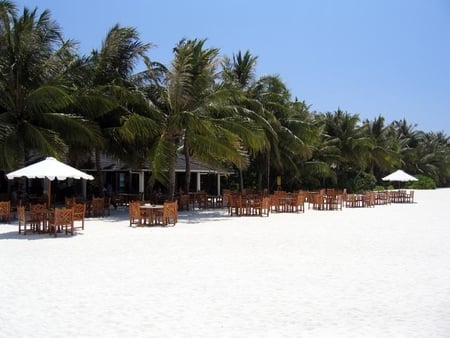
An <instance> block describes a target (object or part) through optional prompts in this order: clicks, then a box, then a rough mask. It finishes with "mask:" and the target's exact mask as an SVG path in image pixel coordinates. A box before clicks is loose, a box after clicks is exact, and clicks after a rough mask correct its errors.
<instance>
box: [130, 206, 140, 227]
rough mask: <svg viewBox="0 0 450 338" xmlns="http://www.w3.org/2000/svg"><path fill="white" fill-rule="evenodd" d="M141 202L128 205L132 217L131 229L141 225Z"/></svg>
mask: <svg viewBox="0 0 450 338" xmlns="http://www.w3.org/2000/svg"><path fill="white" fill-rule="evenodd" d="M140 206H141V202H139V201H134V202H129V203H128V212H129V216H130V227H131V226H133V225H134V226H139V225H141V210H140Z"/></svg>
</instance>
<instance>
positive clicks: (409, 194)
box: [404, 190, 414, 203]
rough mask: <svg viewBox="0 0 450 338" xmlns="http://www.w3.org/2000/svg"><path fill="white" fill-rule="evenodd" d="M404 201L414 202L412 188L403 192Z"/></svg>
mask: <svg viewBox="0 0 450 338" xmlns="http://www.w3.org/2000/svg"><path fill="white" fill-rule="evenodd" d="M404 201H405V203H414V190H411V191H410V192H407V193H405V197H404Z"/></svg>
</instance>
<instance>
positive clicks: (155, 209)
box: [139, 203, 164, 226]
mask: <svg viewBox="0 0 450 338" xmlns="http://www.w3.org/2000/svg"><path fill="white" fill-rule="evenodd" d="M139 209H140V211H141V212H140V221H139V225H143V226H145V225H155V224H158V217H157V215H158V214H162V212H163V210H164V205H162V204H150V203H145V204H142V205H141V206H139Z"/></svg>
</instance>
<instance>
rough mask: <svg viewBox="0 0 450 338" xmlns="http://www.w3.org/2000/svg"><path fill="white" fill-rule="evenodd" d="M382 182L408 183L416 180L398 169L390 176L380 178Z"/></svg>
mask: <svg viewBox="0 0 450 338" xmlns="http://www.w3.org/2000/svg"><path fill="white" fill-rule="evenodd" d="M382 180H383V181H395V182H409V181H417V178H415V177H414V176H411V175H410V174H407V173H405V172H404V171H403V170H401V169H399V170H396V171H394V172H393V173H392V174H389V175H387V176H385V177H383V178H382Z"/></svg>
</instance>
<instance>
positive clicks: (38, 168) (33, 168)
mask: <svg viewBox="0 0 450 338" xmlns="http://www.w3.org/2000/svg"><path fill="white" fill-rule="evenodd" d="M6 177H7V178H8V179H10V180H12V179H14V178H18V177H27V178H47V179H48V180H49V182H48V192H47V194H48V206H49V207H50V198H51V182H50V181H53V180H55V179H58V180H60V181H63V180H65V179H67V178H74V179H85V180H93V179H94V177H93V176H92V175H89V174H86V173H84V172H82V171H81V170H78V169H75V168H74V167H71V166H70V165H67V164H65V163H62V162H60V161H58V160H57V159H55V158H53V157H47V158H46V159H45V160H42V161H40V162H37V163H34V164H31V165H29V166H26V167H24V168H22V169H19V170H16V171H13V172H10V173H9V174H7V175H6Z"/></svg>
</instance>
